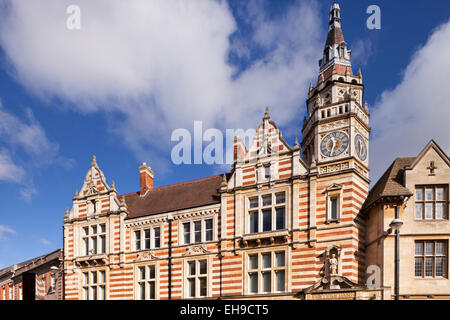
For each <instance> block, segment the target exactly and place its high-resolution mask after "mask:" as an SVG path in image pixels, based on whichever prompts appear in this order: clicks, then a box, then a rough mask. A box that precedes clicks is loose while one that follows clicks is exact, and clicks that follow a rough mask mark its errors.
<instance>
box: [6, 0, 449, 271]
mask: <svg viewBox="0 0 450 320" xmlns="http://www.w3.org/2000/svg"><path fill="white" fill-rule="evenodd" d="M331 3H332V1H308V0H304V1H290V0H289V1H288V0H283V1H263V0H259V1H256V0H255V1H241V0H240V1H231V0H230V1H229V2H218V1H203V2H201V3H200V2H196V1H192V2H190V1H184V2H182V3H180V2H178V1H173V2H171V1H165V2H164V1H161V2H158V1H153V2H152V4H149V2H145V1H144V2H140V1H136V6H130V5H128V6H127V7H124V4H123V2H122V3H120V1H104V0H96V1H86V0H83V1H77V0H73V1H65V0H58V1H54V0H41V1H39V4H32V3H30V2H29V1H22V0H17V1H16V0H14V1H12V2H11V1H8V0H1V1H0V21H1V22H0V99H1V107H0V194H1V196H0V268H2V267H6V266H8V265H10V264H13V263H17V262H20V261H23V260H26V259H29V258H32V257H34V256H38V255H40V254H43V253H46V252H49V251H51V250H54V249H56V248H58V247H60V246H61V245H62V233H61V230H62V217H63V215H64V212H65V208H66V207H69V208H70V207H71V199H72V197H73V195H74V192H75V189H79V188H80V187H81V185H82V183H83V179H84V176H85V173H86V171H87V169H88V168H89V164H90V162H91V159H92V155H93V154H95V155H96V156H97V162H98V163H99V166H100V168H101V169H102V171H103V172H104V174H105V175H106V178H107V180H108V182H109V183H111V180H114V181H115V182H116V187H117V189H118V191H119V192H120V193H128V192H133V191H137V189H138V187H139V175H138V167H139V165H140V163H141V162H142V161H146V162H147V163H148V164H149V165H150V166H152V168H153V170H154V171H155V185H156V186H162V185H167V184H172V183H177V182H181V181H186V180H191V179H196V178H200V177H205V176H209V175H214V174H219V173H223V172H225V171H226V170H227V169H228V167H227V166H224V165H214V166H208V165H180V166H176V165H174V164H172V163H171V159H170V151H171V148H172V147H173V146H174V143H172V142H171V140H170V134H171V132H172V131H173V130H174V129H176V128H187V129H189V130H191V129H192V126H193V121H194V120H202V121H203V122H204V128H212V127H217V128H219V129H222V130H223V129H224V128H245V129H247V128H256V126H257V125H258V124H259V122H260V120H261V118H262V116H263V113H264V108H265V106H266V105H268V106H269V107H270V110H271V115H272V118H273V119H274V120H275V121H276V122H277V123H279V124H280V125H281V130H282V132H283V136H284V137H285V138H286V140H287V141H288V142H289V143H291V144H293V142H294V139H295V136H299V137H301V133H300V126H301V120H302V119H303V116H304V113H305V98H306V92H307V88H308V85H309V81H313V82H314V81H315V80H316V79H317V72H318V65H317V61H318V59H319V58H320V55H321V51H322V49H323V44H324V42H325V39H326V33H327V22H328V12H329V7H330V5H331ZM69 4H77V5H79V7H80V8H81V12H82V20H81V22H82V24H81V30H79V31H68V30H67V28H66V25H65V20H66V19H67V17H68V15H67V14H66V13H65V9H66V7H67V6H68V5H69ZM339 4H340V6H341V9H342V12H341V16H342V26H343V31H344V36H345V40H346V42H347V44H348V46H349V48H350V49H352V51H353V53H352V54H353V59H352V62H353V70H354V72H356V71H357V68H358V67H361V69H362V72H363V77H364V84H365V99H366V100H367V101H368V103H369V107H370V109H371V114H372V120H371V125H372V130H373V131H372V142H371V158H370V159H371V169H372V176H371V179H372V180H373V181H376V179H378V177H379V176H380V175H381V174H382V172H383V170H384V169H385V168H386V167H387V166H388V165H389V164H390V163H391V162H392V161H393V159H394V158H395V157H397V156H415V155H417V153H418V152H419V151H420V150H421V149H422V148H423V147H424V146H425V144H426V143H427V142H428V141H429V140H430V139H431V138H434V139H436V141H437V142H438V144H440V146H441V147H442V148H443V149H444V151H446V152H449V148H450V143H449V137H450V132H449V129H448V128H447V126H446V125H445V122H444V119H445V118H447V119H448V116H450V114H449V112H450V111H449V109H450V106H449V102H448V101H450V97H449V94H450V93H449V90H448V89H447V87H446V86H447V83H446V82H447V81H446V80H448V74H450V64H449V62H448V56H450V26H449V12H450V2H448V1H445V0H441V1H439V0H436V1H433V2H431V3H430V2H426V1H419V0H411V1H351V0H342V1H339ZM372 4H376V5H378V6H379V7H380V8H381V29H380V30H369V29H367V27H366V20H367V18H368V17H369V15H368V14H366V9H367V7H368V6H369V5H372ZM130 17H132V19H130Z"/></svg>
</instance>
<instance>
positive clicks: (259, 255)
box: [245, 249, 289, 295]
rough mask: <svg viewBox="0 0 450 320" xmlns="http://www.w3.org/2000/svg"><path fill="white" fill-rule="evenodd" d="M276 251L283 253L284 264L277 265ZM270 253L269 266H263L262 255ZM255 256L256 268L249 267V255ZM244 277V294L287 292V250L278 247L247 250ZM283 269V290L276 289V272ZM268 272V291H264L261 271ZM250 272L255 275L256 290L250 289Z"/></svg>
mask: <svg viewBox="0 0 450 320" xmlns="http://www.w3.org/2000/svg"><path fill="white" fill-rule="evenodd" d="M277 253H283V254H284V264H283V265H282V266H277V263H276V261H277V259H276V255H277ZM267 254H270V267H264V266H263V256H264V255H267ZM254 256H257V264H258V265H257V268H253V269H250V257H254ZM245 268H246V270H245V277H246V288H245V291H246V294H249V295H258V294H271V293H284V292H288V285H289V284H288V281H287V279H288V252H287V250H286V249H278V250H271V251H258V252H248V253H246V255H245ZM280 271H284V284H283V286H284V290H283V291H281V290H276V289H277V272H280ZM267 272H270V291H264V290H263V287H264V283H263V282H264V281H263V273H267ZM250 274H256V275H257V290H256V292H251V291H250Z"/></svg>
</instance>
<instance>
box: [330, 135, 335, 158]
mask: <svg viewBox="0 0 450 320" xmlns="http://www.w3.org/2000/svg"><path fill="white" fill-rule="evenodd" d="M331 141H332V142H333V146H332V147H331V153H330V157H331V156H332V155H333V152H334V147H335V146H336V139H335V138H334V137H331Z"/></svg>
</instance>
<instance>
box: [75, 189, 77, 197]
mask: <svg viewBox="0 0 450 320" xmlns="http://www.w3.org/2000/svg"><path fill="white" fill-rule="evenodd" d="M75 197H78V189H76V190H75Z"/></svg>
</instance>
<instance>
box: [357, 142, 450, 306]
mask: <svg viewBox="0 0 450 320" xmlns="http://www.w3.org/2000/svg"><path fill="white" fill-rule="evenodd" d="M449 183H450V160H449V158H448V156H447V155H446V154H445V153H444V151H443V150H442V149H441V148H440V147H439V146H438V145H437V144H436V143H435V142H434V141H430V143H428V144H427V146H426V147H425V148H424V149H423V150H422V152H420V154H419V155H418V156H417V157H409V158H397V159H396V160H395V161H394V162H393V163H392V165H391V166H390V167H389V168H388V169H387V170H386V172H385V173H384V175H383V176H382V177H381V178H380V180H379V181H378V182H377V183H376V185H375V186H374V187H373V188H372V190H371V191H370V194H369V196H368V198H367V201H366V203H365V204H364V207H363V212H364V215H365V216H366V217H367V226H368V230H367V235H366V238H367V240H366V257H367V258H366V259H367V262H366V264H367V265H378V266H380V268H381V281H382V285H384V286H387V287H392V288H393V287H394V263H393V261H394V247H395V246H394V236H395V235H394V233H388V230H389V224H390V222H391V221H392V220H393V219H394V218H395V214H396V209H397V207H398V209H399V218H400V219H401V220H402V221H403V223H404V224H403V226H402V227H401V229H400V272H399V277H400V278H399V280H400V281H399V283H400V287H399V295H400V299H433V298H435V299H450V281H449V279H448V255H449V251H448V250H449V249H448V243H449V240H450V222H449V205H448V204H449Z"/></svg>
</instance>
